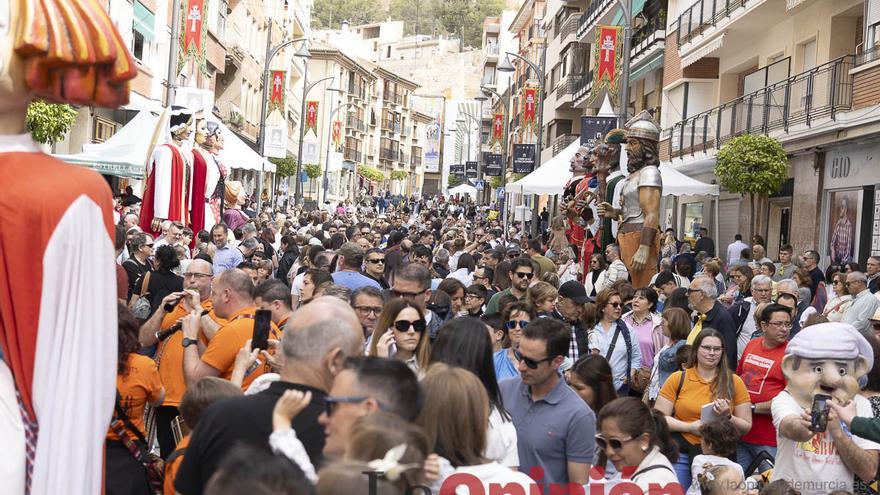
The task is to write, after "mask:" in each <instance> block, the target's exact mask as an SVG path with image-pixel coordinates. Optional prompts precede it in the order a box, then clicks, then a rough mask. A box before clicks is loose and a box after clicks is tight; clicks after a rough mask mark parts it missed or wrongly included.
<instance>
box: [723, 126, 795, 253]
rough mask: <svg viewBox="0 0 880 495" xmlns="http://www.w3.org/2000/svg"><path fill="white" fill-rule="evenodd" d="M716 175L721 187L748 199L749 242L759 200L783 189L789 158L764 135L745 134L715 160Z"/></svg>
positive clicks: (736, 138) (778, 144)
mask: <svg viewBox="0 0 880 495" xmlns="http://www.w3.org/2000/svg"><path fill="white" fill-rule="evenodd" d="M715 160H716V164H715V175H716V176H717V177H718V182H719V183H720V184H721V187H723V188H724V189H727V190H728V191H730V192H733V193H738V194H740V195H742V196H743V197H745V196H746V195H748V197H749V217H748V219H747V222H746V225H747V226H748V227H747V229H748V230H749V232H748V238H751V237H752V234H753V232H752V230H753V229H754V226H755V222H756V220H757V219H756V218H755V209H756V203H757V201H758V200H759V199H762V198H766V197H767V195H769V194H772V193H774V192H776V191H778V190H779V188H780V187H782V183H783V182H784V181H785V179H786V178H787V177H788V158H787V157H786V154H785V149H783V147H782V144H781V143H780V142H779V141H778V140H776V139H774V138H772V137H770V136H765V135H763V134H744V135H742V136H737V137H735V138H733V139H731V140H730V141H728V142H727V143H726V144H725V145H724V146H722V147H721V149H719V150H718V153H717V154H716V156H715Z"/></svg>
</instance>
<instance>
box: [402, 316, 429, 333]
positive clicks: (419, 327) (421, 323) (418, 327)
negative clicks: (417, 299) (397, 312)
mask: <svg viewBox="0 0 880 495" xmlns="http://www.w3.org/2000/svg"><path fill="white" fill-rule="evenodd" d="M410 327H412V328H413V330H415V331H416V332H417V333H422V332H424V331H425V328H427V327H428V324H427V323H426V322H425V320H421V319H420V320H413V321H409V320H397V321H395V322H394V328H395V329H396V330H397V331H398V332H408V331H409V328H410Z"/></svg>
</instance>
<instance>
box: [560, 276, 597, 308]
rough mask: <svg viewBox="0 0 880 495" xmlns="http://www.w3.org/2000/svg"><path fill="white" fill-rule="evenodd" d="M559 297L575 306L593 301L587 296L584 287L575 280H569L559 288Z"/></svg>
mask: <svg viewBox="0 0 880 495" xmlns="http://www.w3.org/2000/svg"><path fill="white" fill-rule="evenodd" d="M559 297H564V298H566V299H571V300H572V301H574V302H575V303H577V304H584V303H588V302H593V299H592V298H591V297H590V296H588V295H587V289H585V288H584V285H583V284H581V283H580V282H578V281H576V280H569V281H568V282H566V283H564V284H562V286H561V287H559Z"/></svg>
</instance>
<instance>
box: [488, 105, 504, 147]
mask: <svg viewBox="0 0 880 495" xmlns="http://www.w3.org/2000/svg"><path fill="white" fill-rule="evenodd" d="M503 136H504V114H503V113H496V114H495V115H494V116H493V117H492V142H491V143H489V145H490V146H491V145H494V144H495V143H499V142H501V141H502V139H503Z"/></svg>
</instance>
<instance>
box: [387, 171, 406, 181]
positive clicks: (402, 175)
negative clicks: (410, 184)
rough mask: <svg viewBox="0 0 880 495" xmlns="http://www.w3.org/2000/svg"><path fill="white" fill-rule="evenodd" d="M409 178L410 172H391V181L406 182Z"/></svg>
mask: <svg viewBox="0 0 880 495" xmlns="http://www.w3.org/2000/svg"><path fill="white" fill-rule="evenodd" d="M407 177H409V172H407V171H406V170H394V171H392V172H391V180H406V178H407Z"/></svg>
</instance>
